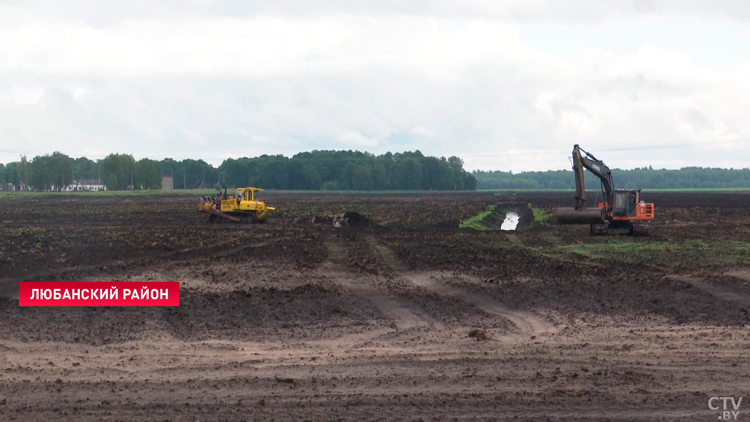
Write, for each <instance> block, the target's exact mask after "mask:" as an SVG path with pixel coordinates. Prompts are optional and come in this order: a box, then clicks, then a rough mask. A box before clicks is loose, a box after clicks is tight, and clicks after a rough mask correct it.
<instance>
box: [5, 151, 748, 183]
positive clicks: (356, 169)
mask: <svg viewBox="0 0 750 422" xmlns="http://www.w3.org/2000/svg"><path fill="white" fill-rule="evenodd" d="M463 166H464V163H463V161H462V160H461V159H460V158H458V157H455V156H454V157H449V158H445V157H440V158H438V157H429V156H425V155H423V154H422V153H421V152H419V151H414V152H403V153H395V154H394V153H390V152H389V153H386V154H382V155H377V156H376V155H374V154H370V153H367V152H359V151H311V152H302V153H299V154H296V155H294V156H293V157H285V156H283V155H262V156H260V157H253V158H236V159H235V158H228V159H226V160H224V161H223V162H222V163H221V165H219V167H218V168H217V167H213V166H212V165H210V164H208V163H206V162H205V161H203V160H193V159H186V160H180V161H177V160H173V159H171V158H166V159H163V160H152V159H148V158H143V159H140V160H136V159H134V158H133V156H132V155H128V154H110V155H108V156H107V157H105V158H103V159H99V160H90V159H88V158H86V157H80V158H71V157H69V156H67V155H65V154H63V153H61V152H54V153H52V154H48V155H39V156H36V157H34V158H32V159H30V160H27V159H26V158H22V159H21V160H20V161H17V162H12V163H8V164H5V165H3V164H0V186H2V188H3V189H8V188H9V187H10V186H11V185H12V186H13V187H15V189H16V190H20V189H21V187H22V186H24V185H27V186H28V187H29V190H34V191H50V190H60V187H66V186H70V185H71V184H75V182H76V181H79V182H80V181H82V180H93V181H96V182H97V184H99V183H98V182H101V184H102V185H104V186H106V188H107V189H108V190H128V189H135V190H145V189H160V188H161V178H162V176H165V175H171V176H172V177H173V186H174V189H195V188H218V187H220V186H225V187H227V188H232V187H239V186H256V187H262V188H264V189H278V190H332V191H339V190H438V191H446V190H477V189H482V190H485V189H497V190H502V189H570V190H572V189H575V187H574V184H573V183H574V178H573V172H572V171H570V170H555V171H551V170H550V171H531V172H521V173H512V172H506V171H474V172H467V171H466V170H464V168H463ZM612 174H613V176H614V179H615V186H616V187H618V188H643V189H712V188H713V189H731V188H750V169H721V168H702V167H686V168H682V169H679V170H666V169H659V170H656V169H652V168H650V167H643V168H636V169H632V170H621V169H613V170H612ZM587 175H588V172H587ZM586 186H587V188H589V189H598V188H599V186H600V185H599V180H598V179H597V178H596V177H593V176H591V175H589V176H588V177H587V178H586Z"/></svg>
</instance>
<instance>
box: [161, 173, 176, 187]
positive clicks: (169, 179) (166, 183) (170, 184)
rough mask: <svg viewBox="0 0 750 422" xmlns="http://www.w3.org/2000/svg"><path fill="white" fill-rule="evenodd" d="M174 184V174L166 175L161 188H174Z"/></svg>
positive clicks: (162, 179)
mask: <svg viewBox="0 0 750 422" xmlns="http://www.w3.org/2000/svg"><path fill="white" fill-rule="evenodd" d="M173 186H174V183H173V180H172V176H164V177H162V178H161V190H172V189H173Z"/></svg>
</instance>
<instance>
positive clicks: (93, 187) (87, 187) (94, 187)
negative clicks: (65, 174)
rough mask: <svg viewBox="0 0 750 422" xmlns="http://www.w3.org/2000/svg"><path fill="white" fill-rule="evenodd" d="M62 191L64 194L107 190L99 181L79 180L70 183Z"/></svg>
mask: <svg viewBox="0 0 750 422" xmlns="http://www.w3.org/2000/svg"><path fill="white" fill-rule="evenodd" d="M63 190H64V191H66V192H94V191H100V190H102V191H104V190H107V187H106V186H104V185H103V184H102V182H101V180H96V179H81V180H74V181H72V182H70V184H69V185H68V186H66V187H65V188H64V189H63Z"/></svg>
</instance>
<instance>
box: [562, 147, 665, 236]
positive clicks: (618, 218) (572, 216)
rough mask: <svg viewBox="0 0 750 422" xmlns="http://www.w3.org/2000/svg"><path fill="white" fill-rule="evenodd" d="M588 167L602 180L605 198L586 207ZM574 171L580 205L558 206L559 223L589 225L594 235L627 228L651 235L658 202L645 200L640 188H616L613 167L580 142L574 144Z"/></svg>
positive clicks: (632, 232)
mask: <svg viewBox="0 0 750 422" xmlns="http://www.w3.org/2000/svg"><path fill="white" fill-rule="evenodd" d="M584 169H586V170H588V171H589V172H591V173H592V174H593V175H595V176H596V177H598V178H599V179H600V180H601V183H602V201H601V202H599V203H598V204H597V206H596V207H586V184H585V182H584V178H583V176H584V175H583V170H584ZM573 171H574V173H575V178H576V196H575V201H576V206H575V208H571V207H560V208H558V209H557V211H556V212H555V219H556V220H557V223H558V224H589V225H590V226H589V227H590V232H591V234H606V233H607V232H608V231H609V230H610V229H613V230H616V229H627V230H628V231H629V233H630V234H631V235H636V236H647V235H648V226H647V223H648V222H649V221H652V220H653V219H654V204H651V203H646V202H644V201H641V190H640V189H615V182H614V179H613V178H612V171H610V169H609V167H607V166H606V165H604V162H602V161H601V160H598V159H597V158H596V157H594V156H593V155H591V154H589V153H588V152H586V151H584V150H583V149H582V148H581V147H579V146H578V145H575V146H573Z"/></svg>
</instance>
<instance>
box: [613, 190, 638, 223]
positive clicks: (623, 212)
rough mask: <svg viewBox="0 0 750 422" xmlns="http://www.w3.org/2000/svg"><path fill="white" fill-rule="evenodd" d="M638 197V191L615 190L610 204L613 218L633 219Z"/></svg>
mask: <svg viewBox="0 0 750 422" xmlns="http://www.w3.org/2000/svg"><path fill="white" fill-rule="evenodd" d="M640 197H641V190H640V189H630V190H629V189H617V190H615V192H614V201H613V202H614V203H613V204H612V215H613V216H614V217H635V214H636V211H637V206H638V202H640Z"/></svg>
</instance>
